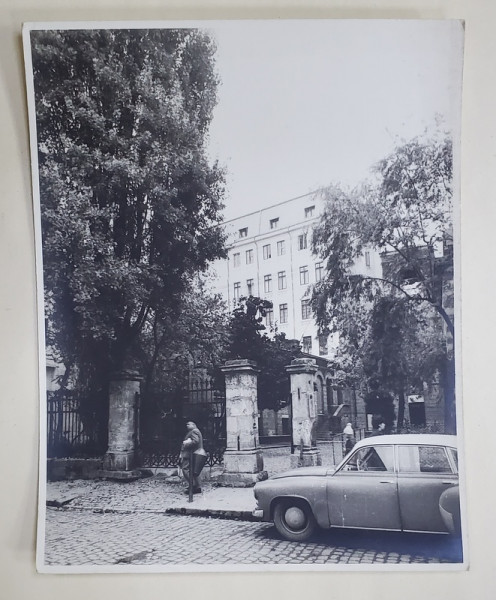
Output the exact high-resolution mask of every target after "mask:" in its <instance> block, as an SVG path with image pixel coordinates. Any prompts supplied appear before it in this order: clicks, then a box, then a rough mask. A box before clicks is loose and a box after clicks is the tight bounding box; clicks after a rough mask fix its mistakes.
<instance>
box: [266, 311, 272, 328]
mask: <svg viewBox="0 0 496 600" xmlns="http://www.w3.org/2000/svg"><path fill="white" fill-rule="evenodd" d="M265 324H266V325H267V327H270V326H271V325H273V324H274V310H273V309H272V308H268V309H267V310H266V312H265Z"/></svg>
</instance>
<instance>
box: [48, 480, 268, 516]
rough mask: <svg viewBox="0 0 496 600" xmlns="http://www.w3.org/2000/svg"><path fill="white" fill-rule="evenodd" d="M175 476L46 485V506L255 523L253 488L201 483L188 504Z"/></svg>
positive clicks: (183, 490) (181, 484)
mask: <svg viewBox="0 0 496 600" xmlns="http://www.w3.org/2000/svg"><path fill="white" fill-rule="evenodd" d="M185 489H186V488H185V485H184V483H183V482H181V480H180V479H179V477H177V476H167V475H165V474H162V473H161V474H157V475H154V476H152V477H147V478H144V479H138V480H136V481H130V482H125V483H122V482H118V481H110V480H91V481H90V480H76V481H57V482H48V483H47V488H46V504H47V506H50V507H56V508H64V509H72V510H88V511H92V512H109V513H140V512H141V513H159V514H181V515H195V516H208V517H217V518H224V519H238V520H243V521H257V520H259V519H258V518H256V517H254V516H253V514H252V512H253V510H254V509H255V504H256V503H255V497H254V495H253V488H252V487H251V488H234V487H219V486H218V485H217V484H216V483H215V482H210V481H208V482H203V483H202V492H201V493H200V494H195V495H194V496H193V501H192V502H189V497H188V494H187V493H185Z"/></svg>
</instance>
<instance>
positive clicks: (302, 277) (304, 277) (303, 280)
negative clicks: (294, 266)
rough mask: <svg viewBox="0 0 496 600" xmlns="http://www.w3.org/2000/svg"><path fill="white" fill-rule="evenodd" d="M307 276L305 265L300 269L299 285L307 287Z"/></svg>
mask: <svg viewBox="0 0 496 600" xmlns="http://www.w3.org/2000/svg"><path fill="white" fill-rule="evenodd" d="M308 281H309V276H308V267H307V266H306V265H305V266H304V267H300V284H301V285H308Z"/></svg>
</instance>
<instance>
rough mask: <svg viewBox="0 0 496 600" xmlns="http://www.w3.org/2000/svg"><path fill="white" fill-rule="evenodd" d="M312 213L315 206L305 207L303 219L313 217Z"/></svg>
mask: <svg viewBox="0 0 496 600" xmlns="http://www.w3.org/2000/svg"><path fill="white" fill-rule="evenodd" d="M314 212H315V205H313V206H307V207H306V208H305V219H309V218H310V217H313V214H314Z"/></svg>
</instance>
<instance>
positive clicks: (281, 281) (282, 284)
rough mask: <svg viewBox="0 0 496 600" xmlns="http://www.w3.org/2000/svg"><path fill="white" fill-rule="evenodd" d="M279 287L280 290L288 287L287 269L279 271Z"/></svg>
mask: <svg viewBox="0 0 496 600" xmlns="http://www.w3.org/2000/svg"><path fill="white" fill-rule="evenodd" d="M277 287H278V288H279V289H280V290H285V289H286V271H279V273H278V274H277Z"/></svg>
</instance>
